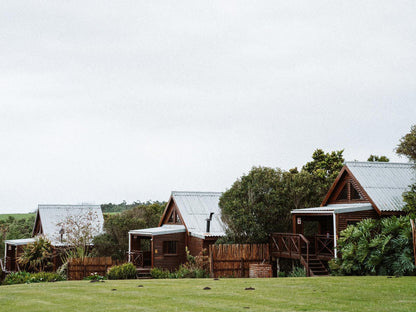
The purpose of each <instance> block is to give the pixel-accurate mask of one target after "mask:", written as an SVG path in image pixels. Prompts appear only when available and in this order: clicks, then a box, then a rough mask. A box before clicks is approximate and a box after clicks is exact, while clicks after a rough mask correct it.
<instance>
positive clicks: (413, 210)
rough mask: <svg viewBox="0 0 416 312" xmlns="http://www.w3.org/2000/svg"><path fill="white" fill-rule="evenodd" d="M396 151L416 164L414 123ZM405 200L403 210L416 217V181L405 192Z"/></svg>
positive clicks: (415, 130)
mask: <svg viewBox="0 0 416 312" xmlns="http://www.w3.org/2000/svg"><path fill="white" fill-rule="evenodd" d="M396 153H397V154H399V155H404V156H406V157H407V158H409V160H410V161H412V162H414V163H415V166H416V125H413V126H412V127H411V129H410V132H409V133H407V134H406V135H405V136H404V137H402V138H401V139H400V143H399V145H398V146H397V148H396ZM403 201H404V202H405V206H404V208H403V210H404V211H405V212H407V213H409V214H411V216H412V217H413V218H415V217H416V183H415V184H413V185H410V190H409V191H407V192H404V193H403Z"/></svg>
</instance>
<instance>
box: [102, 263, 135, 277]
mask: <svg viewBox="0 0 416 312" xmlns="http://www.w3.org/2000/svg"><path fill="white" fill-rule="evenodd" d="M107 277H108V279H110V280H116V279H135V278H136V267H135V266H134V264H133V263H131V262H129V263H125V264H122V265H116V266H113V267H111V268H110V269H109V270H108V273H107Z"/></svg>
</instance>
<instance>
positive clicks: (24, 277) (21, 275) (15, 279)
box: [3, 271, 65, 285]
mask: <svg viewBox="0 0 416 312" xmlns="http://www.w3.org/2000/svg"><path fill="white" fill-rule="evenodd" d="M64 280H65V278H63V277H62V276H61V275H59V274H57V273H51V272H38V273H28V272H25V271H21V272H13V273H10V274H9V275H7V277H6V278H5V280H4V283H3V284H4V285H14V284H29V283H42V282H57V281H64Z"/></svg>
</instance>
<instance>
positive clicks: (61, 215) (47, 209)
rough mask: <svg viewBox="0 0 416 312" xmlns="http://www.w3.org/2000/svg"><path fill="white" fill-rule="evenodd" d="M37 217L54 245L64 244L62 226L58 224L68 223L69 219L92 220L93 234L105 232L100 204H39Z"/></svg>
mask: <svg viewBox="0 0 416 312" xmlns="http://www.w3.org/2000/svg"><path fill="white" fill-rule="evenodd" d="M36 218H40V221H41V223H42V229H43V236H45V237H46V238H47V239H49V240H50V241H51V243H52V245H54V246H61V245H63V244H62V243H61V242H60V237H61V236H60V234H59V231H60V230H61V228H62V226H61V225H58V224H60V223H64V224H65V223H68V222H67V221H68V219H72V220H74V221H77V222H83V221H87V220H88V222H90V221H91V232H92V234H93V236H96V235H99V234H101V233H103V226H104V218H103V213H102V211H101V207H100V205H38V214H37V216H36ZM63 241H65V234H64V235H63Z"/></svg>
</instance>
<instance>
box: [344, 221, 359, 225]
mask: <svg viewBox="0 0 416 312" xmlns="http://www.w3.org/2000/svg"><path fill="white" fill-rule="evenodd" d="M358 222H360V221H358V220H347V225H356V224H357V223H358Z"/></svg>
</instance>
